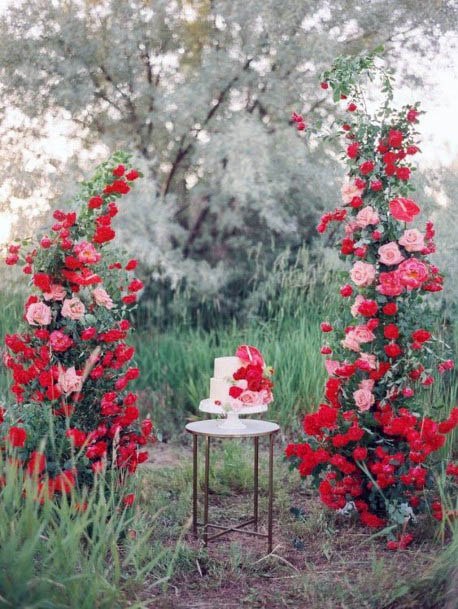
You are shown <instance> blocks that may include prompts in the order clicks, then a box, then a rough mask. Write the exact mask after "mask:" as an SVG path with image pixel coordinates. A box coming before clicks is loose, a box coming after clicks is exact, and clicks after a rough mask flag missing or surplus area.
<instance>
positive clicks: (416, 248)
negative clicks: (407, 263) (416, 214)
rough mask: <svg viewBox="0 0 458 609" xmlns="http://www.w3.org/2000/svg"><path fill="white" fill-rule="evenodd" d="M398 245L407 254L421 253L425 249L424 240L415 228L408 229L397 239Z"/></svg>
mask: <svg viewBox="0 0 458 609" xmlns="http://www.w3.org/2000/svg"><path fill="white" fill-rule="evenodd" d="M399 245H403V246H404V247H405V248H406V250H407V251H408V252H421V250H422V249H423V248H424V247H425V238H424V236H423V235H422V233H420V231H419V230H418V229H417V228H409V229H407V230H405V231H404V234H403V235H402V237H401V238H400V239H399Z"/></svg>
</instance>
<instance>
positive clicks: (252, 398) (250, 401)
mask: <svg viewBox="0 0 458 609" xmlns="http://www.w3.org/2000/svg"><path fill="white" fill-rule="evenodd" d="M239 400H240V401H241V402H242V403H243V404H245V405H250V406H253V405H255V404H257V403H258V402H259V394H258V393H255V392H254V391H244V392H243V393H242V394H241V396H240V397H239Z"/></svg>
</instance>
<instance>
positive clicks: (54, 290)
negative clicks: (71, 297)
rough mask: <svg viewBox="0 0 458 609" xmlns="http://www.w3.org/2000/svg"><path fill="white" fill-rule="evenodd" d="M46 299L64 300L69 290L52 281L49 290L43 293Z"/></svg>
mask: <svg viewBox="0 0 458 609" xmlns="http://www.w3.org/2000/svg"><path fill="white" fill-rule="evenodd" d="M43 296H44V298H45V300H63V299H64V298H65V297H66V296H67V290H66V289H65V288H64V286H62V285H60V284H58V283H52V284H51V289H50V291H49V292H45V293H44V294H43Z"/></svg>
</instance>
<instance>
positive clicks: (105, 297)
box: [92, 287, 114, 309]
mask: <svg viewBox="0 0 458 609" xmlns="http://www.w3.org/2000/svg"><path fill="white" fill-rule="evenodd" d="M92 296H93V298H94V300H95V304H97V305H99V307H105V309H112V308H113V307H114V302H113V301H112V299H111V297H110V295H109V294H108V292H107V291H106V290H105V289H104V288H102V287H98V288H95V289H94V290H92Z"/></svg>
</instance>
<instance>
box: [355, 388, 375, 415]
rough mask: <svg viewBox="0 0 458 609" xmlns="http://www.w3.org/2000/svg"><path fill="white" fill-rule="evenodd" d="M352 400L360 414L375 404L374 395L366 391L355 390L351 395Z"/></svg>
mask: <svg viewBox="0 0 458 609" xmlns="http://www.w3.org/2000/svg"><path fill="white" fill-rule="evenodd" d="M353 399H354V400H355V404H356V406H357V408H358V409H359V410H360V411H361V412H363V411H365V410H369V408H370V407H371V406H372V404H373V403H374V402H375V396H374V394H373V393H372V392H371V391H369V390H368V389H357V390H356V391H355V392H354V393H353Z"/></svg>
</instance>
